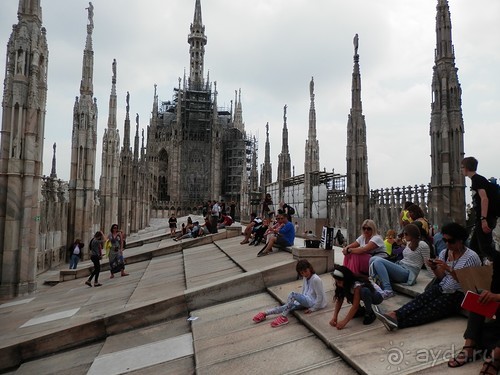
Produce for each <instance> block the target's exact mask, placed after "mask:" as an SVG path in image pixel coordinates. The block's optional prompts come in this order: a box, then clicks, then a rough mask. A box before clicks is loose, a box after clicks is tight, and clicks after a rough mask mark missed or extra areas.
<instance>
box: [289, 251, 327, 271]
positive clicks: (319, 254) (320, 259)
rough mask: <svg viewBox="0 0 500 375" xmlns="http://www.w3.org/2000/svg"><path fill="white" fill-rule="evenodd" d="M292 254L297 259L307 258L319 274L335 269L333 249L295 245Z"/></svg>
mask: <svg viewBox="0 0 500 375" xmlns="http://www.w3.org/2000/svg"><path fill="white" fill-rule="evenodd" d="M292 254H293V259H295V260H300V259H307V260H308V261H309V262H310V263H311V264H312V265H313V267H314V270H315V271H316V273H318V274H322V273H327V272H331V271H333V265H334V263H335V255H334V252H333V250H324V249H319V248H304V247H293V248H292Z"/></svg>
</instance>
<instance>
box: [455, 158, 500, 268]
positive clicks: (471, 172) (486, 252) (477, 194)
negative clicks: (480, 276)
mask: <svg viewBox="0 0 500 375" xmlns="http://www.w3.org/2000/svg"><path fill="white" fill-rule="evenodd" d="M477 165H478V161H477V160H476V158H474V157H472V156H469V157H467V158H464V159H463V160H462V173H463V174H464V176H466V177H469V178H470V180H471V183H472V184H471V187H470V190H471V193H472V206H473V207H474V212H475V214H476V220H475V225H474V233H473V234H472V239H471V242H470V247H471V249H472V250H474V251H475V252H476V253H477V254H478V255H479V257H480V258H481V260H483V261H484V258H489V259H490V260H492V259H493V253H494V252H495V247H494V244H493V234H492V230H493V229H495V227H496V225H497V216H496V210H495V208H496V207H495V204H498V202H496V199H495V198H496V196H497V192H496V186H495V185H493V184H492V183H490V182H489V181H488V180H487V179H486V178H485V177H483V176H481V175H479V174H477V173H476V170H477Z"/></svg>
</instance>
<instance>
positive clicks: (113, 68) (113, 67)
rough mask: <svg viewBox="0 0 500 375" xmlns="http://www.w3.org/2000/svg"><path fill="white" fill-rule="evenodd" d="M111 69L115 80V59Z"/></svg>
mask: <svg viewBox="0 0 500 375" xmlns="http://www.w3.org/2000/svg"><path fill="white" fill-rule="evenodd" d="M111 69H112V70H113V78H115V79H116V59H113V64H112V66H111Z"/></svg>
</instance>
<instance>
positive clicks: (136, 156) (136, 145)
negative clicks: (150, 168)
mask: <svg viewBox="0 0 500 375" xmlns="http://www.w3.org/2000/svg"><path fill="white" fill-rule="evenodd" d="M138 160H139V114H138V113H136V114H135V139H134V161H138Z"/></svg>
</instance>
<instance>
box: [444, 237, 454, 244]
mask: <svg viewBox="0 0 500 375" xmlns="http://www.w3.org/2000/svg"><path fill="white" fill-rule="evenodd" d="M443 242H444V243H449V244H450V245H453V244H454V243H456V242H457V240H456V239H455V238H444V237H443Z"/></svg>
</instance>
